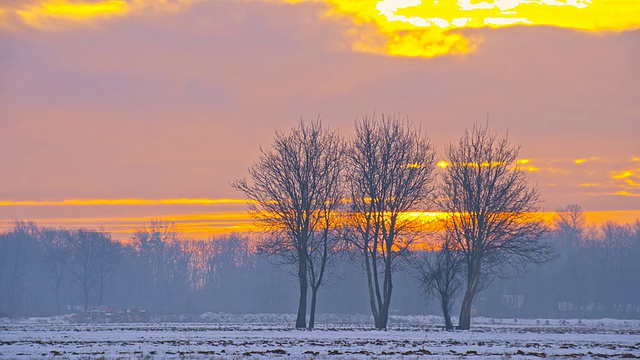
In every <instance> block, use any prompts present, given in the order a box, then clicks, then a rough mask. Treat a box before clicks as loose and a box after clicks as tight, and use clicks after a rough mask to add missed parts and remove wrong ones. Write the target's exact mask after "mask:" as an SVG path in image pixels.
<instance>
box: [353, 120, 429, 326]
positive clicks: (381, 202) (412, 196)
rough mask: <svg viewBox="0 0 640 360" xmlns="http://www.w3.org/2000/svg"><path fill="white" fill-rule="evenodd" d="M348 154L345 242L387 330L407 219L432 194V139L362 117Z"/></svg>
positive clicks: (402, 125)
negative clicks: (357, 256) (358, 260)
mask: <svg viewBox="0 0 640 360" xmlns="http://www.w3.org/2000/svg"><path fill="white" fill-rule="evenodd" d="M355 128H356V134H355V136H354V138H353V139H352V141H351V143H350V145H349V148H348V150H347V156H346V158H347V161H346V163H347V167H346V169H347V171H346V178H347V182H348V188H349V197H350V200H351V209H350V211H349V214H350V219H349V221H348V222H349V225H350V231H349V232H347V233H346V234H347V240H348V241H349V242H350V244H352V246H354V247H355V248H357V249H359V250H360V252H361V253H362V256H363V260H364V268H365V271H366V275H367V284H368V289H369V303H370V306H371V311H372V313H373V317H374V320H375V327H376V328H377V329H386V327H387V320H388V317H389V306H390V304H391V294H392V290H393V281H392V273H393V271H394V270H395V268H396V259H397V258H398V257H399V256H401V255H403V254H406V253H407V252H408V251H409V245H410V242H411V237H410V236H409V234H410V231H411V230H412V229H413V228H414V227H413V225H415V223H414V222H413V221H411V220H409V219H408V218H407V217H406V216H405V217H403V214H404V213H405V212H407V211H409V210H412V209H416V208H417V207H419V206H421V205H424V203H425V201H426V200H427V198H428V197H429V195H430V194H431V192H432V178H433V170H434V168H435V163H434V151H433V148H432V146H431V143H430V142H429V139H428V138H427V137H426V136H424V135H423V134H422V132H421V130H420V129H416V128H415V127H414V126H413V124H412V123H411V122H409V121H401V120H400V119H399V117H398V116H396V115H389V116H385V115H382V116H381V118H380V119H378V118H376V116H375V115H374V116H372V117H368V116H364V117H363V118H362V119H361V120H358V121H356V124H355Z"/></svg>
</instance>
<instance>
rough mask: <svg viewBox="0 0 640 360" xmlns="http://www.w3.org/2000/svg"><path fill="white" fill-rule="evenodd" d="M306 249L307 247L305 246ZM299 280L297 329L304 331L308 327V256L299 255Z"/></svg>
mask: <svg viewBox="0 0 640 360" xmlns="http://www.w3.org/2000/svg"><path fill="white" fill-rule="evenodd" d="M305 249H306V246H305ZM298 280H299V282H300V301H299V302H298V317H297V319H296V328H297V329H304V328H306V327H307V325H306V323H307V321H306V316H307V287H308V283H307V257H306V254H304V253H302V254H300V253H299V254H298Z"/></svg>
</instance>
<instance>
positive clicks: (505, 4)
mask: <svg viewBox="0 0 640 360" xmlns="http://www.w3.org/2000/svg"><path fill="white" fill-rule="evenodd" d="M203 1H205V0H102V1H97V2H96V1H89V0H84V1H73V0H33V1H31V2H28V3H27V4H25V5H21V6H18V5H14V6H12V7H11V6H8V5H5V6H3V5H0V28H7V27H9V26H10V25H9V22H8V20H7V19H8V18H9V13H12V14H16V15H17V16H19V17H20V18H21V19H22V21H23V22H24V23H25V24H26V25H28V26H30V27H35V28H41V29H48V28H57V27H60V26H63V25H61V22H62V23H65V22H66V23H84V24H93V22H94V21H95V20H96V19H100V18H111V17H114V16H126V15H129V14H132V13H137V12H143V11H149V10H151V11H180V10H182V9H183V8H185V7H186V6H189V5H191V4H192V3H195V2H203ZM249 1H270V2H277V3H288V4H293V5H294V6H295V4H297V3H322V4H325V5H326V6H327V7H328V11H327V12H326V15H325V16H326V17H327V18H342V19H344V18H347V19H350V22H351V26H350V28H349V29H348V30H347V31H346V32H345V36H346V37H347V38H348V41H349V42H350V46H351V49H352V50H354V51H358V52H366V53H376V54H384V55H391V56H409V57H434V56H440V55H446V54H459V53H467V52H470V51H473V50H474V49H475V48H476V47H477V46H478V45H479V44H480V43H481V42H482V39H480V38H478V37H476V38H470V37H469V36H468V35H463V34H462V33H461V32H460V31H461V30H464V29H470V28H487V27H489V28H500V27H508V26H514V25H527V26H534V25H535V26H554V27H560V28H567V29H577V30H583V31H591V32H601V31H624V30H631V29H637V28H640V1H620V0H493V1H491V0H489V1H477V0H359V1H354V0H249Z"/></svg>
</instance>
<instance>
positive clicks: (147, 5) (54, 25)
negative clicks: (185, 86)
mask: <svg viewBox="0 0 640 360" xmlns="http://www.w3.org/2000/svg"><path fill="white" fill-rule="evenodd" d="M194 1H197V0H102V1H89V0H83V1H74V0H34V1H30V2H29V1H26V2H23V3H22V4H20V5H1V4H0V28H5V29H7V28H11V27H12V25H11V23H10V21H9V18H10V15H13V16H14V17H17V18H18V19H20V20H21V22H22V23H23V24H24V25H26V26H28V27H32V28H36V29H41V30H56V29H60V28H65V27H68V26H72V25H79V24H83V25H93V24H95V23H96V21H99V20H104V19H110V18H114V17H124V16H128V15H131V14H133V13H140V12H148V11H165V12H175V11H179V10H181V9H183V8H184V7H185V6H187V5H190V4H191V3H193V2H194Z"/></svg>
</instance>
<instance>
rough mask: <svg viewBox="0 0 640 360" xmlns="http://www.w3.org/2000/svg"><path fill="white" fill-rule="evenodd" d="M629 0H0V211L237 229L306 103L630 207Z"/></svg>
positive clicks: (308, 115)
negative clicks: (375, 117) (281, 135)
mask: <svg viewBox="0 0 640 360" xmlns="http://www.w3.org/2000/svg"><path fill="white" fill-rule="evenodd" d="M638 63H640V1H635V0H626V1H612V0H591V1H588V0H528V1H522V0H496V1H471V0H458V1H448V0H440V1H427V0H424V1H419V0H395V1H394V0H382V1H370V0H363V1H343V0H297V1H293V0H289V1H285V0H208V1H207V0H153V1H152V0H96V1H91V0H84V1H81V0H78V1H73V0H0V168H1V169H2V171H0V226H6V225H7V224H9V223H10V222H11V221H12V220H13V219H18V218H20V219H32V220H35V221H36V222H37V223H38V224H41V225H47V226H65V227H77V226H87V227H100V226H102V227H104V228H105V229H106V230H108V231H112V232H114V234H119V235H118V236H122V237H126V236H130V232H131V231H132V230H133V229H135V228H136V227H139V226H142V224H144V222H145V221H147V220H149V219H150V218H158V217H162V218H164V219H167V220H173V221H175V222H176V223H178V224H179V225H181V226H183V229H185V231H189V232H192V233H194V234H197V236H205V235H207V234H209V233H211V232H226V231H244V230H247V229H249V228H250V224H251V221H250V219H248V217H247V214H246V213H245V208H246V205H245V203H244V202H243V196H242V194H241V193H238V192H236V191H235V190H234V189H233V188H231V186H229V182H230V181H232V180H234V179H238V178H242V177H244V176H246V174H247V168H248V167H249V166H250V165H251V164H252V163H253V162H254V161H255V159H256V158H257V156H258V154H259V149H260V147H264V148H268V147H269V146H270V144H271V141H272V139H273V137H274V134H275V132H276V131H286V130H288V129H290V128H291V127H293V126H295V125H296V123H297V122H298V121H299V119H300V118H304V119H308V120H310V119H315V118H316V117H318V116H320V117H321V118H322V120H323V122H324V123H325V124H326V125H327V126H329V127H332V128H337V129H339V131H340V133H341V134H342V135H343V136H345V137H349V136H350V135H351V134H352V132H353V123H354V120H356V119H357V118H360V117H362V116H364V115H365V114H372V113H374V112H376V113H378V114H380V113H399V114H400V115H401V116H402V117H407V118H409V119H410V120H411V121H413V122H414V123H415V124H417V125H419V126H420V127H421V128H422V130H423V131H424V132H426V134H427V135H428V136H429V137H430V138H431V140H432V142H433V144H434V145H435V148H436V150H437V151H438V154H439V155H438V157H439V159H441V158H443V152H444V151H443V150H444V146H445V144H447V143H448V142H451V141H453V140H455V139H456V138H457V137H459V136H460V135H461V134H462V132H463V131H464V129H466V128H469V127H470V126H472V125H473V123H474V122H482V123H485V122H486V121H487V119H488V122H489V126H490V129H491V130H492V131H494V132H496V133H497V134H499V135H501V136H502V135H505V134H507V133H508V136H509V138H510V139H511V141H512V142H513V143H514V144H517V145H520V146H521V150H520V163H521V166H522V167H523V168H525V169H526V171H527V172H528V176H529V180H530V182H531V184H532V185H535V186H537V187H538V188H539V190H540V193H541V195H542V198H543V199H544V202H543V204H542V210H544V211H554V210H556V209H558V208H559V207H562V206H566V205H568V204H580V205H581V206H582V207H583V208H584V209H585V210H586V211H587V215H588V217H587V219H588V220H590V221H591V222H594V223H595V222H602V221H605V220H614V221H619V222H632V221H634V220H635V219H636V218H640V141H638V137H639V135H640V98H639V95H638V94H640V67H639V66H638V65H637V64H638Z"/></svg>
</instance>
